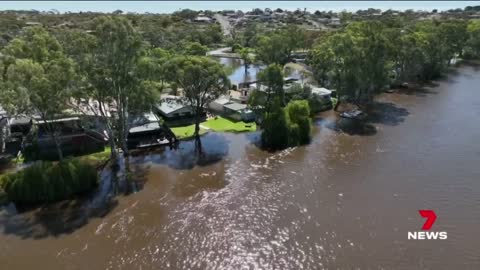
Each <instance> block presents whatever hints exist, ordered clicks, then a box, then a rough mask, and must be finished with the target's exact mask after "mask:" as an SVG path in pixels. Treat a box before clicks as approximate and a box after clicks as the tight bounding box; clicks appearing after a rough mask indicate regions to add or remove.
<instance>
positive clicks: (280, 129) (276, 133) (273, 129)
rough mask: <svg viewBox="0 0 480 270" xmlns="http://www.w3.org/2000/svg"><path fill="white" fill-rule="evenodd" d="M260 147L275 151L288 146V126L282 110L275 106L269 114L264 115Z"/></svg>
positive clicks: (277, 105)
mask: <svg viewBox="0 0 480 270" xmlns="http://www.w3.org/2000/svg"><path fill="white" fill-rule="evenodd" d="M262 128H263V132H262V145H263V146H264V147H267V148H269V149H273V150H277V149H283V148H285V147H287V146H288V140H289V139H288V136H289V131H288V126H287V119H286V117H285V112H284V110H283V109H282V108H281V107H280V105H279V104H275V105H274V106H273V108H272V111H271V112H270V113H266V114H265V118H264V120H263V123H262Z"/></svg>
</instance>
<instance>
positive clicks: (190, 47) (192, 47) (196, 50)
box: [183, 42, 208, 56]
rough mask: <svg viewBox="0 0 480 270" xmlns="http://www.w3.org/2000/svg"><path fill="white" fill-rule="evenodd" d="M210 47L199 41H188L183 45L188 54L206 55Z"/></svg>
mask: <svg viewBox="0 0 480 270" xmlns="http://www.w3.org/2000/svg"><path fill="white" fill-rule="evenodd" d="M207 51H208V47H207V46H203V45H202V44H200V43H198V42H186V43H185V44H184V45H183V53H184V54H186V55H197V56H205V55H206V54H207Z"/></svg>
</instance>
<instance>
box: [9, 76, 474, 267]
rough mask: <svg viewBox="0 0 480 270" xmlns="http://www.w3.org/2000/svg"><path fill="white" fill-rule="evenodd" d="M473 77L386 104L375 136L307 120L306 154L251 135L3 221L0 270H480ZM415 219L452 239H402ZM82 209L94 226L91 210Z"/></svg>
mask: <svg viewBox="0 0 480 270" xmlns="http://www.w3.org/2000/svg"><path fill="white" fill-rule="evenodd" d="M479 85H480V70H476V69H475V68H472V67H462V68H459V69H457V70H456V72H455V73H454V74H451V75H450V76H449V77H448V78H447V79H445V80H442V81H439V82H436V83H435V85H432V86H431V87H425V88H423V89H422V90H418V91H415V92H409V93H396V94H385V95H382V96H380V97H379V99H378V106H377V108H379V109H378V115H373V117H372V118H371V119H370V122H369V125H370V126H371V128H370V129H369V130H370V132H367V133H364V132H359V131H358V130H357V129H353V128H351V127H350V126H349V125H348V124H342V123H338V122H337V120H338V119H337V117H336V116H335V114H334V113H333V112H326V113H324V114H322V115H320V116H319V118H318V119H317V120H315V129H314V133H315V134H314V137H313V141H312V143H311V144H310V145H308V146H305V147H297V148H291V149H287V150H284V151H281V152H276V153H268V152H264V151H261V150H260V149H258V148H257V147H256V146H255V144H254V143H255V142H256V141H257V140H258V136H259V134H258V133H249V134H237V135H235V134H216V133H210V134H208V135H206V136H204V137H202V142H203V148H204V152H205V156H204V158H202V159H200V160H198V159H196V158H195V156H194V155H193V143H192V142H182V143H181V144H180V149H179V150H177V151H170V150H165V151H159V152H157V153H150V154H149V155H147V156H143V157H142V156H139V157H135V158H134V163H135V167H136V171H137V176H136V177H137V178H138V179H141V181H142V183H143V189H141V190H140V191H139V192H137V193H131V194H129V195H119V196H116V197H112V200H111V203H109V204H108V207H102V208H100V209H94V208H95V206H92V205H95V204H93V203H91V202H89V203H82V204H81V205H80V206H77V205H75V204H76V203H75V202H71V203H64V204H59V205H55V207H47V208H46V209H43V210H34V211H28V212H26V213H23V214H15V209H14V208H13V207H9V208H6V209H3V210H1V212H0V242H1V243H2V244H1V245H0V266H1V268H2V269H37V268H39V267H40V266H41V268H42V269H85V268H88V269H323V268H328V269H332V268H335V269H480V236H479V228H480V143H479V138H480V120H479V118H478V117H479V115H480V90H479V89H480V88H479ZM419 209H433V210H435V212H436V214H437V220H436V222H435V224H434V225H433V227H432V230H433V231H446V232H448V239H447V240H429V241H427V240H423V241H421V240H407V232H408V231H420V230H421V227H422V225H423V223H424V219H423V218H421V217H420V216H419V214H418V210H419ZM86 212H88V215H86V214H85V213H86Z"/></svg>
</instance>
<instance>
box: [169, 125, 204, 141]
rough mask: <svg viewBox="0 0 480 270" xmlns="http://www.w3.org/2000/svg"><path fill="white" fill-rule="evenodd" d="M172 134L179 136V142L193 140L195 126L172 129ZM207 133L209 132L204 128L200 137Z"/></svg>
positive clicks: (201, 129)
mask: <svg viewBox="0 0 480 270" xmlns="http://www.w3.org/2000/svg"><path fill="white" fill-rule="evenodd" d="M171 130H172V132H173V133H174V134H175V136H177V139H179V140H187V139H190V138H193V134H194V133H195V125H189V126H185V127H174V128H171ZM205 133H207V131H206V130H205V129H203V128H200V135H203V134H205Z"/></svg>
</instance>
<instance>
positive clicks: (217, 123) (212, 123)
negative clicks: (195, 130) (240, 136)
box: [202, 117, 257, 133]
mask: <svg viewBox="0 0 480 270" xmlns="http://www.w3.org/2000/svg"><path fill="white" fill-rule="evenodd" d="M202 126H205V127H208V128H209V129H211V130H213V131H219V132H234V133H240V132H251V131H255V130H257V125H256V124H255V123H245V122H242V121H238V122H233V121H230V120H228V119H225V118H223V117H216V119H209V120H207V121H205V122H203V123H202Z"/></svg>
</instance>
